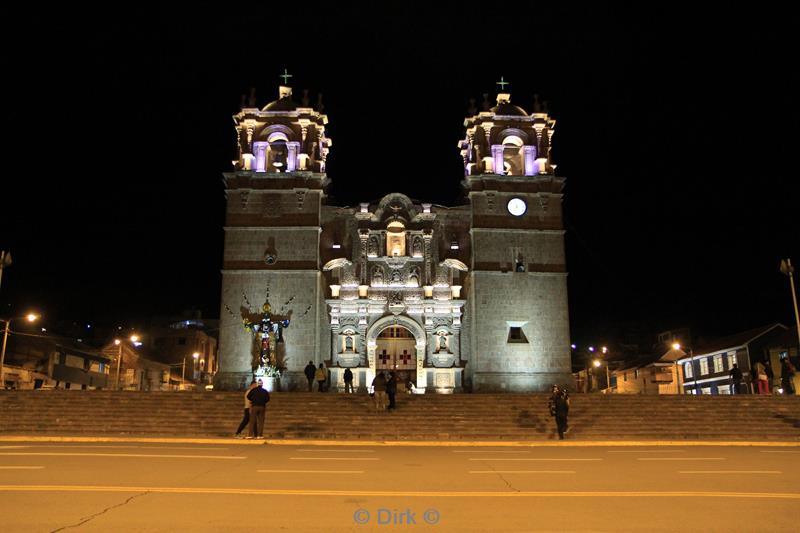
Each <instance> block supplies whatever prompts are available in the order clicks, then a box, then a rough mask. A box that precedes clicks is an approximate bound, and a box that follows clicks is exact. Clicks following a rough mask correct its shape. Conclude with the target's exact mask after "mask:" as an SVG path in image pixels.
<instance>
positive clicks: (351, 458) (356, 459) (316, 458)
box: [289, 457, 380, 461]
mask: <svg viewBox="0 0 800 533" xmlns="http://www.w3.org/2000/svg"><path fill="white" fill-rule="evenodd" d="M289 459H291V460H292V461H380V459H378V458H377V457H289Z"/></svg>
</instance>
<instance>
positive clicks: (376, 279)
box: [372, 266, 383, 285]
mask: <svg viewBox="0 0 800 533" xmlns="http://www.w3.org/2000/svg"><path fill="white" fill-rule="evenodd" d="M372 284H373V285H383V269H382V268H381V267H379V266H376V267H375V268H373V269H372Z"/></svg>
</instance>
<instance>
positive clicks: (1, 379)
mask: <svg viewBox="0 0 800 533" xmlns="http://www.w3.org/2000/svg"><path fill="white" fill-rule="evenodd" d="M17 318H25V320H27V321H28V322H34V321H36V319H38V318H39V315H35V314H33V313H28V314H27V315H25V316H24V317H14V318H0V321H2V322H5V323H6V327H5V328H4V330H3V350H2V352H0V389H5V388H6V372H5V369H6V366H5V365H6V343H7V342H8V329H9V328H10V327H11V321H12V320H16V319H17Z"/></svg>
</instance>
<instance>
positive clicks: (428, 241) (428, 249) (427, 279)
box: [421, 230, 433, 286]
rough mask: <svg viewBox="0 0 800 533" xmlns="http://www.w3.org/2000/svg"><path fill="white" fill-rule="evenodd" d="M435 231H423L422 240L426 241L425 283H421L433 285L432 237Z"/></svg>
mask: <svg viewBox="0 0 800 533" xmlns="http://www.w3.org/2000/svg"><path fill="white" fill-rule="evenodd" d="M432 238H433V233H432V232H431V231H430V230H425V231H423V233H422V240H423V241H425V283H422V284H421V285H423V286H424V285H432V283H431V239H432Z"/></svg>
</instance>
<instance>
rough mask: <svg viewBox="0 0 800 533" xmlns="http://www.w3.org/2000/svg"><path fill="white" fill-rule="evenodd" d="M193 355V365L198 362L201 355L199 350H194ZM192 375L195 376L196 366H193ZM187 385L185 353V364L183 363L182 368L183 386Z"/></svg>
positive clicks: (184, 359) (184, 358) (184, 357)
mask: <svg viewBox="0 0 800 533" xmlns="http://www.w3.org/2000/svg"><path fill="white" fill-rule="evenodd" d="M192 357H193V358H194V363H193V365H194V364H197V358H198V357H200V354H199V353H197V352H194V353H193V354H192ZM192 377H194V366H192ZM185 386H186V355H185V354H184V356H183V365H182V368H181V387H185Z"/></svg>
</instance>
